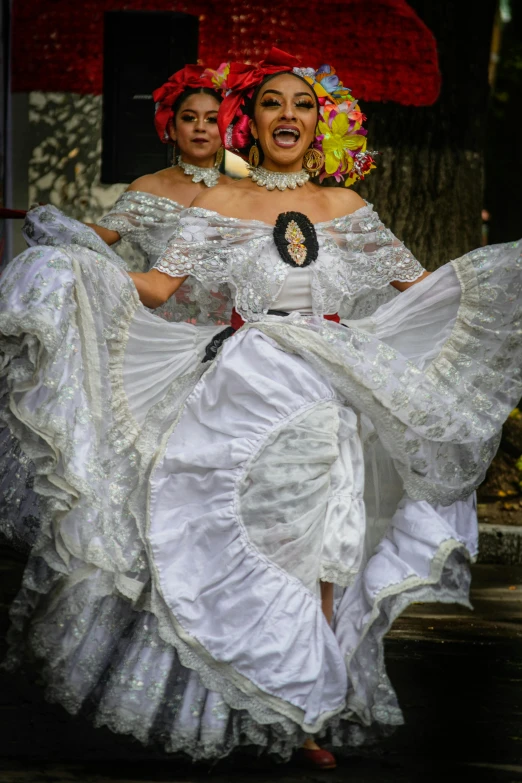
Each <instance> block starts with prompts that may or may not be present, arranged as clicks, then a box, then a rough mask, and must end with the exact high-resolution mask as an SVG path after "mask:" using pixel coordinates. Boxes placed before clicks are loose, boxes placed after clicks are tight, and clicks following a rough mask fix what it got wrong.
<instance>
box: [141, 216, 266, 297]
mask: <svg viewBox="0 0 522 783" xmlns="http://www.w3.org/2000/svg"><path fill="white" fill-rule="evenodd" d="M253 234H254V232H253V230H252V228H249V226H248V223H247V221H241V220H238V219H236V218H227V217H223V216H222V215H219V214H218V213H217V212H212V211H210V210H207V209H202V208H200V207H191V208H189V209H186V210H185V211H184V212H182V213H181V217H180V226H179V231H178V232H177V235H176V236H174V237H172V239H171V240H170V242H169V243H168V245H167V249H166V251H165V252H164V253H163V254H162V255H161V256H160V257H159V258H158V260H157V262H156V263H155V264H154V269H158V270H159V271H160V272H164V273H165V274H167V275H170V276H171V277H185V276H186V275H190V276H192V277H195V278H196V279H197V280H199V281H200V282H201V283H203V284H204V285H211V284H222V283H227V282H229V281H230V266H231V262H235V261H237V259H236V256H237V254H238V252H239V254H241V248H242V247H244V246H245V245H246V243H247V242H248V240H249V239H250V238H251V237H252V236H253Z"/></svg>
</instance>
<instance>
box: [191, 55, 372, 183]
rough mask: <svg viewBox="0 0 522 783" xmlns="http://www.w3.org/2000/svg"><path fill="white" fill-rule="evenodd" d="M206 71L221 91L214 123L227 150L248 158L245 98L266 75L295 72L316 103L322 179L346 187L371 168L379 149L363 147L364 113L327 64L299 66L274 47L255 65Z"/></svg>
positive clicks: (316, 142) (249, 139)
mask: <svg viewBox="0 0 522 783" xmlns="http://www.w3.org/2000/svg"><path fill="white" fill-rule="evenodd" d="M206 73H207V74H208V75H209V77H210V78H211V79H212V82H213V84H214V85H215V87H216V88H218V89H221V90H223V91H224V93H225V98H224V99H223V102H222V104H221V106H220V108H219V112H218V126H219V130H220V133H221V138H222V139H223V145H224V147H225V149H231V150H235V151H236V152H238V153H239V154H240V155H241V156H242V157H246V153H245V150H247V148H248V147H249V146H250V144H251V143H252V136H251V134H250V127H249V117H248V116H247V115H246V113H245V111H244V107H245V102H246V101H247V100H248V99H249V98H251V97H252V96H253V94H254V92H255V90H256V88H257V87H258V86H259V85H260V84H261V82H262V81H263V79H265V77H266V76H269V75H272V74H276V73H294V74H296V75H297V76H301V78H303V79H304V80H305V81H306V82H308V84H309V85H310V86H311V87H312V89H313V90H314V92H315V94H316V96H317V100H318V103H319V120H318V123H317V127H316V132H315V138H314V140H313V142H312V147H314V148H315V149H317V150H319V151H321V152H322V153H323V155H324V163H323V166H322V168H321V170H320V172H319V180H320V182H322V181H323V180H324V179H326V178H327V177H334V178H335V180H336V181H337V182H344V185H345V187H349V186H350V185H352V184H353V183H354V182H356V180H358V179H364V177H365V175H366V174H368V173H369V172H370V171H371V169H374V168H375V164H374V157H373V156H374V155H375V154H377V153H375V152H367V151H366V133H367V131H366V130H365V129H364V128H363V122H364V120H365V119H366V117H365V115H364V114H363V113H362V112H361V110H360V108H359V105H358V103H357V101H356V100H355V98H354V97H353V96H352V95H351V93H350V90H349V89H347V88H346V87H344V85H343V84H342V82H341V81H340V79H339V77H338V76H337V75H336V73H335V69H334V68H332V67H331V66H330V65H321V67H320V68H318V70H317V71H316V70H315V69H314V68H301V67H300V66H299V61H298V60H297V59H296V58H295V57H293V56H292V55H290V54H287V53H286V52H283V51H281V49H277V48H275V47H273V48H272V49H271V50H270V53H269V54H268V56H267V57H266V59H265V60H263V61H262V62H260V63H259V64H258V65H246V64H245V63H237V62H232V63H226V64H223V65H221V66H220V67H219V69H218V70H217V71H211V70H207V71H206Z"/></svg>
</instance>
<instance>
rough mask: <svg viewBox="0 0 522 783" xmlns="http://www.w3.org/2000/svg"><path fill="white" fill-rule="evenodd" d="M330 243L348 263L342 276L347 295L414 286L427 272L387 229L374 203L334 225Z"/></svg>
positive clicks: (340, 219) (334, 222) (331, 230)
mask: <svg viewBox="0 0 522 783" xmlns="http://www.w3.org/2000/svg"><path fill="white" fill-rule="evenodd" d="M330 242H331V243H334V244H335V246H336V250H337V253H338V252H339V250H341V252H342V255H343V257H344V261H345V262H346V263H345V264H344V265H343V266H344V273H343V275H342V277H343V278H344V282H345V284H346V293H347V294H348V295H350V296H353V295H354V294H355V293H356V291H355V289H357V290H360V289H361V288H371V289H378V288H383V287H384V286H387V285H389V284H390V283H392V282H395V281H398V282H401V283H411V282H414V281H415V280H417V279H418V278H419V277H420V276H421V275H422V274H424V272H425V269H424V268H423V266H422V265H421V264H420V263H419V262H418V261H417V259H416V258H415V256H414V255H413V254H412V253H411V252H410V251H409V250H408V248H407V247H405V245H404V244H403V243H402V242H401V241H400V240H399V239H397V237H396V236H395V235H394V234H393V233H392V232H391V231H390V230H389V229H388V228H386V227H385V226H384V224H383V223H382V222H381V220H380V218H379V216H378V215H377V213H376V212H374V210H373V207H372V205H371V204H368V205H367V206H365V207H362V208H361V209H358V210H357V211H356V212H354V213H353V214H351V215H346V216H345V217H343V218H338V219H337V220H334V221H332V223H331V224H330Z"/></svg>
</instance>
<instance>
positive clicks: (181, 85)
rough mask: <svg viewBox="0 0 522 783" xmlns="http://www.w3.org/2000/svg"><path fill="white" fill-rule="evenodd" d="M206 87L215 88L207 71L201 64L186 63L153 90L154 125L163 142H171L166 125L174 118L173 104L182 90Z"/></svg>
mask: <svg viewBox="0 0 522 783" xmlns="http://www.w3.org/2000/svg"><path fill="white" fill-rule="evenodd" d="M198 87H208V88H210V89H211V90H215V91H216V93H218V94H219V91H218V90H216V87H215V85H214V84H213V83H212V81H211V79H210V76H209V74H208V71H205V69H204V68H203V66H202V65H186V66H185V67H184V68H182V69H181V71H176V73H173V74H172V76H170V77H169V79H168V80H167V81H166V82H165V84H163V85H162V86H161V87H158V89H157V90H154V92H153V93H152V97H153V98H154V100H155V102H156V114H155V116H154V125H155V126H156V130H157V132H158V136H159V137H160V139H161V141H162V142H163V143H164V144H169V143H170V142H171V139H170V136H169V134H168V125H169V122H170V120H173V119H174V111H173V106H174V104H175V103H176V101H177V99H178V98H179V96H180V95H181V93H182V92H184V91H185V90H187V89H189V88H195V89H197V88H198Z"/></svg>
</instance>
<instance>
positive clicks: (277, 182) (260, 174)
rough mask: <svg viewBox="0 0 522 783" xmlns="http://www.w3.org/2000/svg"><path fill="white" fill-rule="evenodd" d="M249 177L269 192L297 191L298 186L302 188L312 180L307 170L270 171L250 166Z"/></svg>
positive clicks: (261, 167)
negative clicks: (276, 190) (288, 189)
mask: <svg viewBox="0 0 522 783" xmlns="http://www.w3.org/2000/svg"><path fill="white" fill-rule="evenodd" d="M248 176H249V177H250V178H251V180H252V182H255V183H256V185H259V187H260V188H266V189H267V190H275V189H276V188H277V189H278V190H286V189H287V188H290V190H295V189H296V187H297V185H299V187H302V186H303V185H304V184H305V182H308V180H309V179H310V174H309V173H308V172H307V171H306V169H301V171H270V170H269V169H264V168H263V166H257V167H255V168H254V167H253V166H249V167H248Z"/></svg>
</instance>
